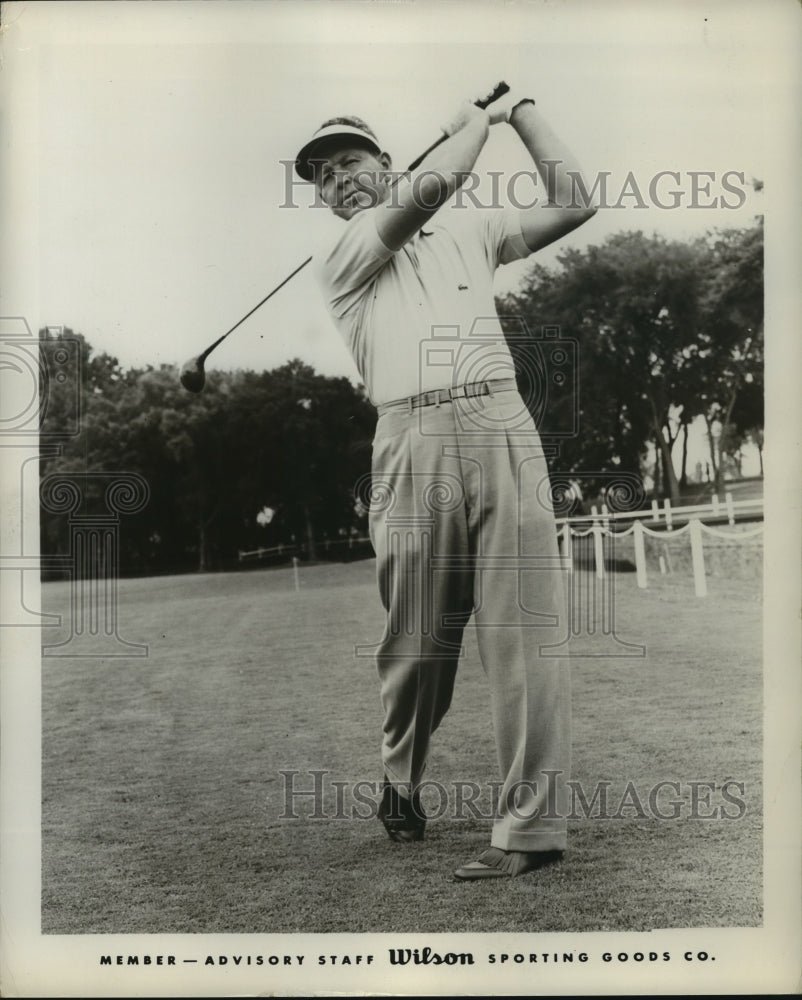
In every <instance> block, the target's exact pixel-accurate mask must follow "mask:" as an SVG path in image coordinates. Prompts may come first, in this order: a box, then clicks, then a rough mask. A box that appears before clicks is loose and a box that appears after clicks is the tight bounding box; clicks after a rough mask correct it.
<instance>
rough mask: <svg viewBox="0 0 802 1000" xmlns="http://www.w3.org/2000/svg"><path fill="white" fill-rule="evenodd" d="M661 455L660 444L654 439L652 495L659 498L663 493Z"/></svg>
mask: <svg viewBox="0 0 802 1000" xmlns="http://www.w3.org/2000/svg"><path fill="white" fill-rule="evenodd" d="M662 468H663V453H662V451H661V450H660V442H659V441H658V440H657V438H656V437H655V440H654V495H655V496H656V497H659V496H661V495H662V492H663V477H662V475H661V472H662Z"/></svg>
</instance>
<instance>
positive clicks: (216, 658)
mask: <svg viewBox="0 0 802 1000" xmlns="http://www.w3.org/2000/svg"><path fill="white" fill-rule="evenodd" d="M374 573H375V563H374V562H373V561H372V560H366V561H364V562H356V563H351V564H345V565H339V564H327V565H320V566H310V567H306V566H302V567H301V569H300V572H299V581H300V589H299V590H297V591H296V589H295V587H294V577H293V572H292V569H274V570H258V571H252V572H247V573H231V574H208V575H197V576H182V577H170V578H154V579H148V580H142V579H139V580H124V581H121V583H120V610H119V631H120V635H121V636H122V637H123V638H124V639H126V640H128V641H130V642H139V643H147V644H148V647H149V655H148V656H147V657H146V658H140V659H136V658H120V659H95V660H93V659H90V658H82V659H71V658H64V659H59V658H46V659H45V660H44V661H43V701H42V712H43V718H42V724H43V774H42V806H43V823H42V834H43V842H42V869H43V871H42V875H43V889H42V929H43V932H44V933H53V934H108V933H134V932H136V933H235V932H237V933H273V932H299V931H304V932H361V931H376V932H383V931H386V932H389V931H395V932H405V931H427V932H446V931H482V932H491V931H525V932H536V931H596V930H649V929H655V928H670V927H736V926H756V925H759V924H760V923H761V919H762V898H761V892H762V888H761V887H762V853H761V852H762V847H761V838H762V818H761V798H762V795H761V775H762V767H761V720H762V656H761V642H760V636H761V614H762V608H761V604H760V601H759V599H758V596H757V595H758V591H759V583H758V582H749V581H739V580H735V579H729V580H728V579H711V580H710V581H709V588H710V594H709V596H708V597H707V598H705V599H704V600H697V599H695V598H694V596H693V585H692V581H691V580H690V579H689V578H688V577H687V576H680V575H675V576H671V577H657V578H653V579H651V580H650V588H649V589H648V590H646V591H641V590H639V589H638V588H637V585H636V580H635V578H634V574H620V575H618V576H616V577H615V578H614V581H615V634H616V636H617V637H618V640H620V641H617V640H616V638H615V636H612V635H604V634H603V633H602V629H601V624H600V623H599V625H598V626H597V631H596V634H595V635H594V636H592V637H590V638H588V637H580V638H579V639H578V640H577V641H576V642H575V643H574V647H575V648H576V649H577V650H578V651H579V652H580V653H582V652H584V653H585V654H593V655H585V656H577V657H575V658H573V659H572V676H573V703H574V730H573V748H574V749H573V778H574V780H575V781H577V782H579V783H580V784H581V787H582V789H583V792H584V793H585V794H586V796H587V798H588V799H590V798H591V796H592V793H593V791H594V789H597V788H599V787H601V785H602V784H603V783H607V784H605V785H604V787H605V788H606V791H607V800H608V804H607V810H606V812H607V815H606V817H604V816H599V815H594V814H593V812H591V815H590V816H585V815H584V814H583V813H582V811H581V809H580V810H579V815H577V816H576V818H572V819H570V820H569V851H568V852H567V854H566V856H565V858H564V860H563V861H562V862H561V863H559V864H557V865H554V866H552V867H550V868H547V869H544V870H542V871H540V872H537V873H534V874H531V875H527V876H524V877H522V878H519V879H516V880H510V881H505V882H503V883H501V884H500V883H498V882H495V881H491V882H486V883H472V884H464V883H459V882H456V881H454V880H453V878H452V871H453V869H454V868H455V867H457V866H458V865H459V864H461V863H463V862H465V861H468V860H471V859H472V858H474V857H475V856H476V855H477V854H478V853H479V852H480V851H481V850H483V849H484V848H485V847H486V846H488V845H489V839H490V820H489V819H483V818H480V817H475V816H471V815H470V811H469V810H464V809H463V811H462V812H463V815H462V817H460V816H455V815H454V813H455V808H456V803H455V799H454V783H455V782H457V781H463V782H467V781H473V782H476V783H478V785H479V786H480V788H481V789H489V783H490V782H492V781H494V780H496V779H497V778H498V774H497V771H496V763H495V749H494V744H493V738H492V732H491V729H490V712H489V706H488V703H487V697H488V695H487V685H486V683H485V679H484V677H483V674H482V669H481V664H480V662H479V659H478V655H477V652H476V643H475V637H474V635H473V633H472V631H470V630H469V632H468V635H467V638H466V644H465V655H464V658H463V662H462V663H461V665H460V670H459V674H458V678H457V686H456V691H455V696H454V704H453V706H452V709H451V711H450V712H449V714H448V716H447V717H446V719H445V721H444V723H443V725H442V726H441V728H440V730H439V731H438V733H437V734H436V736H435V741H434V746H433V751H432V754H431V758H430V762H429V767H428V770H427V777H428V778H429V779H431V780H437V781H439V782H442V783H443V786H444V788H445V789H446V790H447V791H448V792H449V796H450V798H449V801H448V803H447V807H445V808H443V809H442V811H443V813H444V814H443V815H442V816H439V817H438V818H435V819H433V820H432V821H431V822H430V823H429V825H428V827H427V831H426V839H425V841H424V842H423V843H420V844H414V845H409V846H406V847H403V846H399V845H395V844H393V843H391V842H390V841H389V839H388V838H387V837H386V835H385V833H384V831H383V830H382V828H381V826H380V824H379V822H378V821H377V820H376V819H375V818H369V819H359V818H348V817H349V816H350V812H351V810H352V808H353V807H354V805H355V803H354V799H353V796H352V794H351V788H352V785H353V783H354V782H356V781H359V780H363V781H367V782H374V783H375V782H377V781H378V780H379V779H380V778H381V769H380V764H379V757H378V750H379V744H380V739H381V711H380V705H379V695H378V681H377V678H376V673H375V666H374V664H373V661H372V659H371V657H370V656H369V655H363V656H359V657H357V656H355V654H354V647H355V645H357V644H362V645H369V644H371V643H374V642H376V641H378V639H379V637H380V633H381V625H382V611H381V607H380V604H379V600H378V596H377V593H376V587H375V581H374ZM580 575H581V577H582V579H581V580H580V581H579V582H580V583H581V589H583V592H585V593H589V592H590V587H591V584H592V578H590V577H589V576H585V575H584V574H580ZM611 579H612V578H611ZM42 591H43V601H44V604H45V607H44V610H45V611H48V612H57V613H60V614H63V615H65V619H64V621H65V628H66V626H67V624H68V618H67V617H66V616H67V610H68V602H69V589H68V586H67V584H65V583H48V584H44V585H43V588H42ZM598 612H599V609H598V608H597V618H598ZM47 632H48V635H47V637H46V640H45V641H47V642H54V641H56V640H57V639H58V638H59V637H65V636H66V632H64V631H62V632H61V633H59V632H58V630H53V629H48V630H47ZM51 633H52V634H51ZM622 643H629V644H633V645H632V646H624V645H622ZM639 644H640V645H643V646H645V656H637V655H623V654H626V653H628V654H631V653H632V652H633V649H634V647H636V646H637V645H639ZM634 651H635V652H637V650H636V649H634ZM366 652H369V651H366ZM600 654H603V655H600ZM611 654H614V655H611ZM315 770H317V771H320V772H325V774H324V775H322V776H321V779H320V780H321V781H322V783H323V789H324V809H323V811H324V812H325V813H326V814H327V815H326V817H325V818H315V816H314V815H312V813H313V803H312V801H311V799H310V797H306V798H298V799H296V800H295V802H294V805H293V804H291V809H290V810H289V811H292V810H293V809H294V811H295V812H296V813H297V815H298V818H297V819H292V818H286V812H287V809H286V806H287V802H286V787H287V781H288V780H289V779H288V778H287V776H286V775H285V776H282V774H281V772H282V771H284V772H298V773H297V774H296V775H295V777H294V779H293V780H294V781H295V783H296V787H297V788H299V789H311V788H312V786H313V780H314V779H313V777H312V776H311V773H310V772H312V771H315ZM728 781H731V782H735V783H737V785H729V786H727V787H728V789H729V793H730V795H731V796H732V797H733V798H734V799H735V800H737V802H740V803H741V805H736V804H728V803H727V801H726V800H725V799H724V798H723V797H722V790H721V786H722V785H723V784H724V783H725V782H728ZM336 782H342V783H344V784H341V785H339V786H338V785H336V784H335V783H336ZM660 782H673V783H675V784H674V785H671V786H669V785H663V786H661V787H662V791H661V792H660V794H659V798H658V799H656V800H655V803H656V804H659V810H656V809H653V808H651V807H650V804H649V794H650V790H652V789H654V788H655V787H656V786H658V784H659V783H660ZM694 783H696V784H694ZM699 783H706V784H699ZM710 785H713V786H714V787H713V788H712V789H711V788H710V787H709V786H710ZM338 788H339V789H341V791H340V793H339V794H340V796H341V808H340V812H342V813H345V814H346V818H337V817H336V813H337V793H338ZM424 798H425V801H426V802H427V804H428V806H429V811H430V812H435V813H437V812H439V811H441V806H443V803H442V802H441V800H440V799H439V797H438V795H437V794H436V790H435V789H434V788H429V789H428V790H427V795H425V796H424ZM672 800H674V801H676V802H677V803H678V804H679V805H678V806H677V807H675V809H678V810H679V815H678V816H677V818H675V819H662V818H660V817H659V816H657V815H655V812H656V811H662V812H663V813H664V814H670V813H671V811H672V807H671V806H670V803H671V801H672ZM480 804H481V806H482V807H483V808H482V812H483V813H484V812H486V811H487V808H488V807H489V792H488V795H487V796H483V797H482V799H481V800H480ZM358 808H359V810H360V811H362V812H365V811H369V810H368V809H367V808H366V807H365V806H364V805H361V806H358ZM722 808H723V809H724V811H725V812H726V813H727V814H728V815H729V816H730V817H737V818H726V817H722V815H721V814H722ZM594 811H595V812H596V813H598V812H599V807H598V800H597V806H596V809H595V810H594ZM466 813H467V814H466ZM739 814H740V815H739ZM711 815H714V816H715V818H703V817H705V816H707V817H709V816H711Z"/></svg>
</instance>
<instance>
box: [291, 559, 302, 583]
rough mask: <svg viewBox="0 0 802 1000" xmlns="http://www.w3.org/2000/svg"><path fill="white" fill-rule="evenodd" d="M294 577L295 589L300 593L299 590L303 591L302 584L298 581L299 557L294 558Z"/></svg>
mask: <svg viewBox="0 0 802 1000" xmlns="http://www.w3.org/2000/svg"><path fill="white" fill-rule="evenodd" d="M292 575H293V577H294V579H295V589H296V591H298V590H300V589H301V582H300V580H299V579H298V557H297V556H293V557H292Z"/></svg>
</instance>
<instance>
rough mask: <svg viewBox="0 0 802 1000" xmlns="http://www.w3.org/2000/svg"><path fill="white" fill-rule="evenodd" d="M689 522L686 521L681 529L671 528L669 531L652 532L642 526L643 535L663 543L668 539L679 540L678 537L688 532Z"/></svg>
mask: <svg viewBox="0 0 802 1000" xmlns="http://www.w3.org/2000/svg"><path fill="white" fill-rule="evenodd" d="M690 528H691V522H690V521H688V523H687V524H685V525H683V526H682V527H681V528H673V529H672V530H671V531H652V529H651V528H647V527H646V525H645V524H644V525H643V533H644V535H652V536H653V537H654V538H662V539H663V541H664V542H665V541H668V540H669V539H670V538H672V539H673V538H679V536H680V535H684V534H685V532H686V531H690Z"/></svg>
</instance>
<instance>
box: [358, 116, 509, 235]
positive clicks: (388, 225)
mask: <svg viewBox="0 0 802 1000" xmlns="http://www.w3.org/2000/svg"><path fill="white" fill-rule="evenodd" d="M460 115H461V116H462V117H463V118H464V123H463V121H462V118H460V117H458V119H457V121H456V122H455V123H454V126H453V127H454V128H456V129H458V130H457V131H454V133H453V134H452V135H450V136H449V138H448V139H446V141H445V142H443V143H441V144H440V145H439V146H438V147H437V148H436V149H435V150H433V151H432V152H431V153H430V154H429V156H427V157H426V159H425V160H424V161H423V163H422V164H421V167H420V169H419V170H418V171H417V172H416V173H415V174H413V175H412V177H411V178H409V179H407V178H403V179H402V180H401V181H400V183H399V184H398V187H397V189H396V190H395V191H393V192H391V194H390V198H389V199H388V200H387V201H386V202H384V203H383V204H382V205H380V206H379V207H378V208H377V209H376V230H377V232H378V234H379V237H380V239H381V241H382V243H383V244H384V245H385V246H386V247H387V248H388V249H389V250H398V249H400V248H401V247H402V246H403V245H404V244H405V243H406V242H407V240H408V239H410V237H412V236H414V234H415V233H416V232H417V231H418V230H419V229H420V227H421V226H422V225H423V224H424V223H425V222H426V221H427V220H428V219H430V218H431V217H432V216H433V215H434V213H435V212H436V211H437V210H438V209H439V208H440V207H441V206H442V205H444V204H445V203H446V202H447V201H448V199H449V198H450V197H451V196H452V195H453V194H454V192H455V191H456V190H457V188H458V187H459V186H460V185H461V184H462V183H463V182H464V180H465V175H466V174H468V173H469V172H470V171H471V170H473V166H474V164H475V163H476V159H477V157H478V156H479V153H480V152H481V150H482V147H483V146H484V144H485V142H486V140H487V135H488V131H489V128H490V116H489V115H488V113H487V112H486V111H482V110H481V109H480V108H477V107H475V106H474V105H470V104H468V105H466V106H465V107H464V108H463V109H461V112H460Z"/></svg>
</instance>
